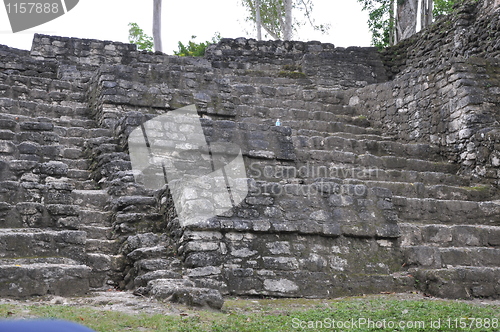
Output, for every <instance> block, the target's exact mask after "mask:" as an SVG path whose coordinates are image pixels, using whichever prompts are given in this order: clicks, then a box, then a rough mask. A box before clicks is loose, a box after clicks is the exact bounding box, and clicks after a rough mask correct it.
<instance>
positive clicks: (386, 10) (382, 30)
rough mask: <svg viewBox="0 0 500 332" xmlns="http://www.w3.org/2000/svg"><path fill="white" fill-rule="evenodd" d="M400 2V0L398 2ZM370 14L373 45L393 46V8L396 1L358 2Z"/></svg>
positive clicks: (369, 21) (365, 0) (367, 0)
mask: <svg viewBox="0 0 500 332" xmlns="http://www.w3.org/2000/svg"><path fill="white" fill-rule="evenodd" d="M398 1H399V0H398ZM358 2H360V3H361V4H362V5H363V10H364V11H367V12H368V17H369V19H368V28H369V29H370V31H371V33H372V45H373V46H376V47H378V48H384V47H387V46H390V45H391V31H393V30H394V16H393V9H392V6H393V5H394V0H358Z"/></svg>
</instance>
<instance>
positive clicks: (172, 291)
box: [144, 279, 224, 310]
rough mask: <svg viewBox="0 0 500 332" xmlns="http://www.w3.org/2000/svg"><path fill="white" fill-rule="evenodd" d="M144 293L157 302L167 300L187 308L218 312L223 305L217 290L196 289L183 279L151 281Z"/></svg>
mask: <svg viewBox="0 0 500 332" xmlns="http://www.w3.org/2000/svg"><path fill="white" fill-rule="evenodd" d="M144 292H145V293H146V294H148V295H150V296H153V297H154V298H156V299H158V300H165V299H168V300H170V301H171V302H179V303H182V304H185V305H189V306H197V307H209V308H213V309H217V310H220V309H221V308H222V306H223V305H224V299H223V297H222V295H221V294H220V292H219V291H218V290H215V289H210V288H198V287H195V284H194V283H193V282H191V281H189V280H185V279H156V280H151V281H149V282H148V284H147V286H146V287H145V289H144Z"/></svg>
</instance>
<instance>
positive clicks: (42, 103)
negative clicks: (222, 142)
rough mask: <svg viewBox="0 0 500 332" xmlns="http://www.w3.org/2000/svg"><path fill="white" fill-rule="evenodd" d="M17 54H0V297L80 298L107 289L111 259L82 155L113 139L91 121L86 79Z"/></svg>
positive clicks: (97, 193)
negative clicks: (73, 77) (103, 140)
mask: <svg viewBox="0 0 500 332" xmlns="http://www.w3.org/2000/svg"><path fill="white" fill-rule="evenodd" d="M20 53H21V55H22V57H20V56H17V57H15V60H12V62H11V61H9V60H10V57H11V56H12V54H9V52H6V51H2V52H0V57H1V58H2V60H3V61H0V62H2V64H3V65H4V67H3V68H1V69H2V70H1V71H0V108H1V115H0V118H1V119H0V124H1V130H0V132H1V138H2V141H1V145H2V147H3V149H2V151H1V154H2V156H1V164H2V174H1V184H0V186H1V188H2V189H1V196H2V212H1V226H0V227H1V229H0V237H1V240H0V241H2V243H3V246H2V247H3V248H5V250H4V251H2V257H1V258H2V262H1V264H2V269H1V271H2V277H1V280H2V284H3V285H5V287H2V288H1V291H0V292H1V294H2V295H6V296H22V297H26V296H32V295H44V294H56V295H81V294H84V293H86V292H88V291H89V289H90V288H89V287H92V288H100V287H104V286H105V283H106V281H107V280H108V276H107V274H108V273H109V272H110V269H111V265H112V264H113V262H114V260H113V259H114V258H115V256H113V254H116V253H117V245H116V243H115V242H114V241H113V240H112V239H111V238H112V234H111V233H112V228H111V213H110V212H108V211H106V209H105V208H106V205H107V204H109V202H108V201H109V197H108V195H107V194H106V192H105V191H103V190H99V189H98V185H97V184H96V183H95V182H94V181H93V180H92V179H91V178H90V171H89V165H90V163H91V161H90V160H89V159H88V158H86V156H85V143H86V142H87V141H89V140H93V139H96V138H102V137H108V138H109V139H111V137H112V132H111V131H110V130H108V129H102V128H99V127H98V125H97V124H96V122H95V121H94V120H93V119H92V118H91V116H90V109H89V108H88V102H87V99H86V87H87V85H86V83H85V81H84V80H82V81H78V80H71V81H68V80H63V79H58V78H57V77H58V75H62V74H61V73H60V72H58V71H59V70H60V67H58V66H56V64H55V63H54V62H50V61H36V60H33V59H32V58H31V57H30V56H29V54H23V53H22V52H20ZM48 69H50V70H48Z"/></svg>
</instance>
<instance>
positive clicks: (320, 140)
mask: <svg viewBox="0 0 500 332" xmlns="http://www.w3.org/2000/svg"><path fill="white" fill-rule="evenodd" d="M293 143H294V146H295V148H296V149H311V150H326V151H332V150H339V151H345V152H353V153H356V154H365V153H368V154H372V155H375V156H385V155H392V156H397V157H405V158H413V159H426V160H433V161H442V160H443V158H442V156H441V155H439V149H438V148H437V147H436V146H431V145H429V144H402V143H399V142H393V141H379V140H371V139H352V138H344V137H341V136H337V135H335V134H333V135H332V136H329V137H322V136H312V137H311V136H295V137H293Z"/></svg>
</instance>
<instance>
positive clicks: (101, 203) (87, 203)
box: [71, 190, 111, 211]
mask: <svg viewBox="0 0 500 332" xmlns="http://www.w3.org/2000/svg"><path fill="white" fill-rule="evenodd" d="M71 195H72V197H73V202H74V204H76V205H79V206H80V208H83V209H87V210H97V211H105V210H106V207H107V206H108V205H109V204H110V199H111V197H110V195H109V194H108V192H107V191H106V190H73V191H72V192H71Z"/></svg>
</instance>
